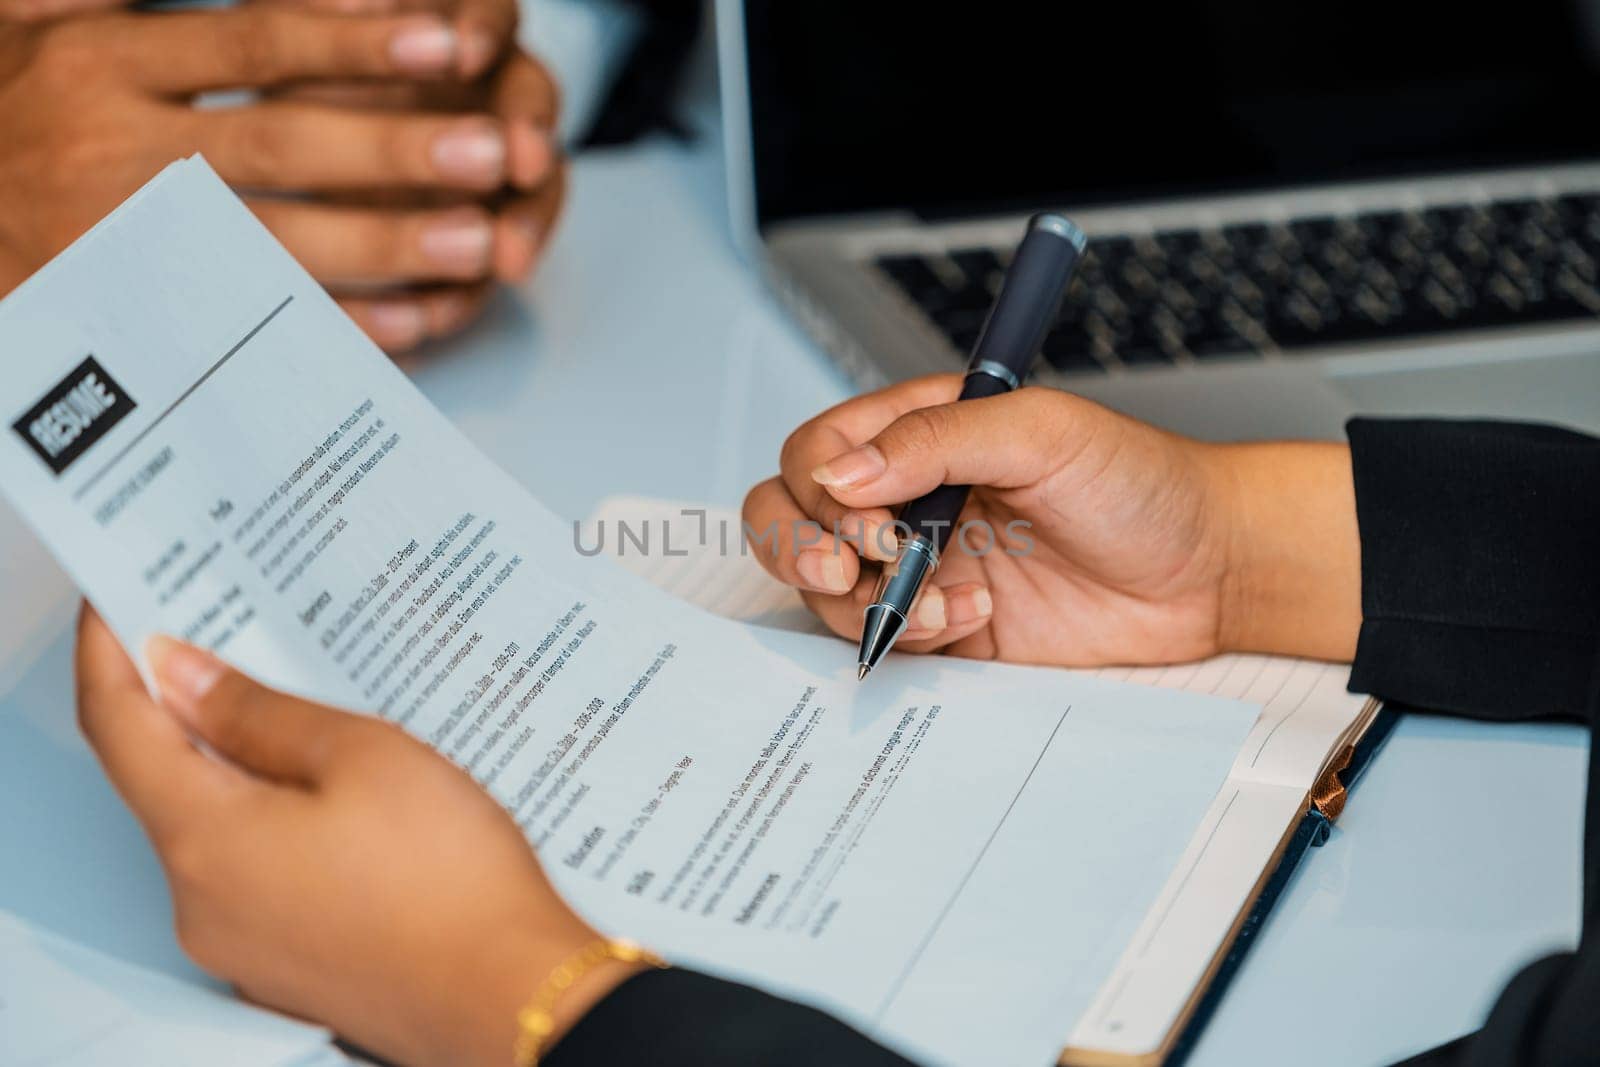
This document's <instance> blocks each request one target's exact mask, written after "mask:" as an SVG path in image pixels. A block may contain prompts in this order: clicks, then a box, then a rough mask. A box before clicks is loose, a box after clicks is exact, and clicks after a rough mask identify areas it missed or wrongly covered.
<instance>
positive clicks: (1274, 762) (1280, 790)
mask: <svg viewBox="0 0 1600 1067" xmlns="http://www.w3.org/2000/svg"><path fill="white" fill-rule="evenodd" d="M601 523H604V524H605V527H604V528H602V527H601V526H600V525H599V524H601ZM619 524H622V525H623V526H625V527H626V528H627V530H628V531H630V534H629V535H628V536H624V535H623V533H622V532H621V531H619ZM607 528H608V529H607ZM580 529H581V535H582V537H583V538H584V540H585V543H586V544H589V545H597V544H601V543H603V544H604V545H605V546H607V547H606V549H605V550H606V551H607V552H608V553H611V554H613V555H614V556H615V558H616V559H617V561H618V562H619V563H620V564H621V565H622V566H623V567H625V568H626V569H628V570H629V571H631V572H633V573H634V574H636V575H638V576H640V577H642V578H644V579H646V580H647V581H649V582H651V583H652V584H653V585H655V586H656V587H658V588H659V589H662V590H663V591H665V592H667V593H670V594H672V595H673V596H675V597H678V598H680V599H682V600H685V601H687V602H689V603H691V604H693V605H695V606H696V607H699V608H701V609H703V610H705V611H708V612H711V613H713V614H716V615H721V616H724V617H727V618H732V619H737V620H739V621H742V622H748V623H752V624H756V625H763V626H771V627H776V628H781V629H792V630H801V631H806V632H813V633H820V632H823V628H822V626H821V624H820V623H818V622H817V621H816V619H815V617H814V616H812V615H811V614H810V613H809V612H808V611H807V610H806V609H805V606H804V605H803V604H802V603H801V601H800V598H799V596H798V595H797V594H796V593H795V592H794V590H792V589H790V588H789V587H787V586H785V585H783V584H782V583H780V582H778V581H777V580H775V579H773V578H772V577H770V576H769V575H768V574H767V573H766V572H765V571H764V570H762V569H761V567H759V566H758V565H757V564H756V562H755V561H754V560H753V559H742V558H739V557H738V554H737V553H738V548H737V546H738V545H739V544H740V540H739V537H740V532H741V528H740V525H739V516H738V515H737V514H735V513H733V512H725V511H718V510H716V509H706V508H704V507H701V506H698V505H691V504H681V503H676V502H671V501H664V500H657V499H652V498H648V497H632V496H615V497H608V498H607V499H605V500H603V501H601V503H600V505H599V507H598V508H596V510H595V513H594V514H593V515H592V516H590V518H589V519H587V520H586V521H585V522H584V523H583V524H582V526H581V527H580ZM602 534H603V535H604V536H603V537H602V536H601V535H602ZM649 536H654V538H655V549H656V551H642V550H640V544H641V537H649ZM669 545H670V548H671V554H668V553H667V552H666V551H665V549H666V548H667V547H668V546H669ZM730 549H731V551H730ZM730 556H732V557H733V558H730ZM1094 673H1095V674H1096V675H1098V676H1099V677H1103V678H1108V679H1112V680H1115V681H1121V682H1132V683H1136V684H1141V685H1151V686H1159V687H1162V688H1168V689H1182V690H1186V691H1189V692H1194V693H1205V694H1209V695H1212V696H1222V697H1230V698H1233V699H1236V700H1243V701H1246V702H1248V703H1251V704H1256V705H1258V706H1259V707H1260V708H1261V714H1260V716H1259V718H1258V719H1257V720H1256V723H1255V725H1254V727H1253V728H1252V729H1251V731H1250V733H1249V735H1248V736H1247V738H1246V740H1245V743H1244V744H1243V746H1242V747H1241V748H1240V751H1239V755H1238V757H1237V759H1236V760H1235V761H1234V764H1233V767H1232V769H1231V771H1230V773H1229V775H1228V777H1227V780H1226V781H1225V782H1224V783H1223V785H1222V788H1221V789H1219V790H1218V791H1217V794H1216V797H1215V798H1214V799H1213V800H1212V802H1211V805H1210V808H1209V809H1208V810H1207V811H1206V813H1205V816H1204V818H1203V819H1202V820H1201V822H1200V824H1199V828H1198V829H1197V830H1196V831H1195V833H1194V836H1193V837H1192V839H1191V840H1190V842H1189V845H1188V847H1187V848H1186V849H1185V850H1184V852H1183V855H1182V858H1181V859H1180V860H1179V861H1178V864H1177V866H1176V867H1174V868H1173V870H1172V873H1171V875H1170V877H1169V878H1168V879H1167V882H1166V885H1165V886H1164V887H1163V888H1162V890H1161V893H1160V895H1159V896H1158V897H1157V898H1156V900H1155V903H1154V904H1153V905H1152V906H1151V907H1150V908H1149V910H1148V911H1147V912H1146V914H1145V916H1144V920H1143V922H1142V923H1141V924H1140V925H1139V927H1138V929H1137V932H1136V933H1135V934H1134V936H1133V938H1132V940H1130V941H1129V942H1128V944H1127V947H1126V948H1125V949H1124V950H1123V952H1122V956H1121V958H1120V959H1119V960H1118V962H1117V964H1116V966H1115V968H1114V969H1113V970H1112V971H1111V973H1110V974H1109V975H1108V976H1107V977H1106V979H1105V981H1104V982H1103V983H1101V986H1100V990H1099V993H1098V995H1097V996H1096V997H1095V998H1094V1000H1093V1001H1092V1002H1091V1003H1090V1006H1089V1008H1088V1010H1087V1011H1086V1012H1084V1013H1083V1014H1082V1016H1081V1017H1080V1018H1078V1019H1076V1020H1072V1019H1063V1020H1062V1027H1063V1037H1064V1038H1065V1045H1064V1047H1063V1049H1062V1052H1061V1063H1062V1064H1063V1065H1068V1067H1099V1065H1111V1064H1116V1065H1126V1064H1134V1063H1136V1064H1157V1063H1161V1062H1162V1061H1164V1060H1165V1059H1166V1058H1167V1057H1168V1056H1169V1055H1171V1054H1172V1052H1173V1051H1174V1049H1175V1048H1177V1047H1179V1045H1180V1043H1184V1044H1186V1043H1188V1042H1189V1041H1192V1040H1193V1038H1194V1036H1195V1035H1194V1034H1193V1033H1192V1032H1188V1031H1187V1030H1186V1028H1188V1027H1189V1025H1190V1023H1191V1021H1192V1020H1193V1019H1194V1017H1195V1015H1196V1012H1197V1011H1199V1010H1200V1009H1201V1007H1202V1004H1203V1003H1204V1002H1205V999H1206V995H1207V993H1208V992H1211V991H1213V990H1212V986H1213V984H1214V983H1215V982H1216V981H1217V978H1218V975H1219V973H1220V972H1221V971H1222V970H1223V968H1224V966H1225V963H1226V962H1227V961H1228V960H1229V957H1230V953H1231V952H1232V951H1233V950H1234V948H1235V944H1236V940H1237V938H1238V934H1239V932H1240V930H1241V928H1243V927H1244V926H1245V924H1246V923H1247V921H1248V920H1249V919H1250V918H1251V917H1252V915H1253V914H1259V913H1258V912H1257V908H1258V904H1260V903H1261V902H1262V896H1263V891H1264V890H1265V889H1266V888H1267V886H1268V882H1269V880H1270V879H1271V878H1272V876H1273V875H1274V873H1275V872H1278V871H1279V870H1280V868H1281V867H1282V866H1283V864H1284V861H1285V858H1286V854H1288V853H1290V852H1291V851H1292V849H1291V842H1292V841H1293V840H1294V839H1296V837H1297V836H1303V828H1304V826H1305V820H1306V817H1307V816H1308V814H1310V815H1311V816H1312V817H1313V818H1314V819H1320V820H1323V821H1325V822H1331V821H1332V820H1333V819H1336V818H1337V817H1338V815H1339V812H1340V811H1341V810H1342V809H1343V806H1344V798H1345V793H1344V785H1345V781H1344V779H1345V778H1347V777H1348V776H1349V768H1350V764H1351V758H1352V755H1353V754H1354V753H1355V749H1356V746H1357V744H1358V743H1359V742H1360V741H1361V739H1362V738H1363V736H1364V735H1365V734H1366V733H1367V730H1368V727H1370V726H1371V725H1372V723H1373V721H1374V719H1375V717H1376V716H1377V713H1378V702H1377V701H1375V700H1373V699H1371V698H1369V697H1365V696H1359V695H1355V694H1352V693H1350V692H1348V691H1347V690H1346V689H1345V679H1346V677H1347V676H1348V673H1349V672H1348V670H1347V668H1345V667H1343V666H1341V665H1337V664H1329V663H1318V662H1311V661H1306V660H1293V659H1284V658H1278V657H1271V656H1251V655H1243V656H1221V657H1218V658H1216V659H1213V660H1208V661H1206V662H1203V663H1190V664H1183V665H1180V666H1174V667H1107V668H1103V669H1101V670H1099V671H1096V672H1094ZM1289 858H1290V860H1291V861H1292V860H1293V859H1295V858H1298V855H1297V854H1296V855H1294V856H1290V857H1289ZM1265 906H1270V901H1268V902H1266V903H1265V905H1264V906H1263V907H1265Z"/></svg>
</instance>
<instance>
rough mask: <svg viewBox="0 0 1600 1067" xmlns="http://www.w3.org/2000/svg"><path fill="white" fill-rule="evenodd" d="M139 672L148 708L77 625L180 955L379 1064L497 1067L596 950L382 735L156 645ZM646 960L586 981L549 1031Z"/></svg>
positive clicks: (407, 741)
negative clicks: (587, 948) (563, 976)
mask: <svg viewBox="0 0 1600 1067" xmlns="http://www.w3.org/2000/svg"><path fill="white" fill-rule="evenodd" d="M151 664H152V668H153V670H154V673H155V676H156V679H157V682H158V685H159V687H160V691H161V702H160V703H157V702H156V701H155V700H153V699H151V697H150V695H149V694H148V693H147V692H146V690H145V687H144V683H143V681H142V680H141V679H140V677H139V673H138V671H137V670H136V669H135V667H134V665H133V663H132V662H131V661H130V660H129V659H128V657H127V655H126V653H124V652H123V650H122V647H121V646H120V645H119V644H118V643H117V640H116V638H115V637H114V636H113V635H112V633H111V631H110V630H109V629H108V628H107V627H106V625H105V623H103V622H102V621H101V620H100V618H99V617H98V616H97V615H95V613H94V611H93V609H89V608H86V609H85V611H84V613H83V617H82V619H81V621H80V624H79V628H78V650H77V665H76V672H77V684H78V713H79V721H80V723H81V725H82V728H83V731H84V734H85V735H86V736H87V738H88V739H89V742H90V744H91V745H92V746H93V748H94V750H95V752H96V754H97V755H98V756H99V757H100V760H101V762H102V764H104V766H105V769H106V773H107V774H108V776H109V777H110V779H111V781H112V783H113V784H114V785H115V786H116V788H117V791H118V792H119V793H121V794H122V797H123V799H124V800H125V801H126V802H127V804H128V806H129V807H130V808H131V809H132V810H133V813H134V815H135V816H136V817H137V818H138V819H139V821H140V823H141V824H142V825H143V826H144V828H145V832H146V833H147V834H149V836H150V840H151V842H152V844H153V845H154V846H155V850H156V854H157V855H158V857H159V858H160V860H161V863H162V867H163V869H164V870H165V872H166V875H167V880H168V882H169V884H170V886H171V890H172V900H173V908H174V910H175V920H176V925H177V933H178V939H179V941H180V942H181V943H182V945H183V948H184V950H185V951H186V952H187V953H188V954H189V955H190V956H191V957H192V958H193V959H194V961H195V962H196V963H197V964H198V965H199V966H200V967H202V968H204V969H205V970H206V971H208V972H210V973H211V974H214V975H216V976H217V977H219V978H222V979H224V980H226V981H228V982H231V983H233V984H234V985H235V986H236V987H237V988H238V989H239V990H240V992H242V993H243V994H244V995H245V996H247V997H249V998H250V999H251V1000H254V1001H256V1002H257V1003H260V1004H264V1005H267V1006H269V1007H273V1008H277V1009H279V1010H281V1011H285V1012H288V1013H290V1014H293V1015H298V1016H301V1017H304V1018H308V1019H312V1020H315V1021H317V1022H320V1023H323V1024H325V1025H327V1026H329V1027H331V1028H332V1029H334V1030H335V1031H336V1032H337V1033H339V1034H340V1035H341V1036H342V1037H344V1038H347V1039H349V1040H351V1041H353V1042H355V1043H356V1044H358V1045H361V1046H362V1047H363V1048H366V1049H369V1050H371V1051H373V1052H376V1053H378V1054H379V1055H381V1056H382V1057H383V1058H384V1059H385V1060H386V1061H390V1062H394V1063H397V1064H406V1065H413V1067H422V1065H432V1064H460V1065H462V1067H472V1065H478V1064H481V1065H484V1067H502V1065H504V1064H507V1063H510V1062H511V1060H512V1048H513V1043H514V1040H515V1037H516V1032H517V1025H516V1017H517V1012H518V1009H520V1008H521V1007H522V1006H523V1005H524V1004H525V1003H526V1002H527V1001H528V999H529V998H530V997H531V996H532V994H533V992H534V990H535V989H536V988H537V987H538V985H539V983H540V981H541V980H542V979H543V977H544V976H545V975H546V974H548V973H550V972H551V971H552V970H553V969H554V968H555V967H556V965H557V964H559V963H560V962H561V961H563V960H565V959H566V958H567V957H569V956H570V955H571V954H572V953H573V952H574V951H576V950H577V949H579V948H581V947H583V946H584V945H587V944H588V943H590V942H591V941H593V940H594V939H595V938H596V936H597V935H596V934H595V932H594V930H592V929H591V928H590V927H588V926H587V925H586V924H585V923H584V922H583V920H581V919H580V918H578V917H577V915H575V914H574V913H573V912H572V910H571V909H570V908H568V907H567V906H566V904H565V903H563V902H562V900H561V898H560V897H558V896H557V895H556V893H555V891H554V890H553V889H552V887H551V886H550V883H549V881H548V880H547V879H546V878H545V875H544V872H543V870H542V869H541V868H540V866H539V861H538V859H537V858H536V857H535V856H534V853H533V850H532V848H530V847H529V845H528V843H527V841H526V839H524V837H523V836H522V833H521V831H520V830H518V828H517V826H516V824H515V823H514V822H513V821H512V820H511V817H510V816H509V815H507V814H506V813H505V811H504V810H503V809H502V808H501V807H500V806H499V805H498V804H497V803H495V801H494V800H493V799H491V798H490V797H489V795H488V794H487V793H485V792H483V790H482V789H480V788H479V787H478V785H477V783H475V782H474V781H473V780H472V779H471V778H469V777H468V776H467V775H466V773H465V772H463V771H461V770H460V769H459V768H457V767H456V766H455V765H454V764H452V763H450V762H449V761H448V760H446V759H445V758H444V757H442V756H440V755H438V754H437V753H435V752H433V751H432V750H431V749H429V748H428V747H427V746H426V745H424V744H422V743H421V742H420V741H417V740H415V739H413V738H412V737H410V736H408V735H407V734H405V733H404V732H403V731H402V730H400V729H399V728H398V727H395V726H393V725H391V724H388V723H385V722H382V721H380V720H377V719H371V718H366V717H364V716H359V715H354V714H351V713H348V712H343V711H336V710H333V709H331V708H325V707H321V706H319V705H315V704H311V703H308V702H307V701H304V700H299V699H297V698H294V697H291V696H287V695H285V694H282V693H278V692H275V691H273V690H270V689H266V688H264V687H262V686H261V685H258V684H257V683H256V682H254V681H252V680H251V679H249V678H247V677H245V676H244V675H242V674H239V673H238V672H236V671H233V670H230V669H228V668H227V667H226V666H224V665H223V664H222V663H221V661H219V660H217V659H215V658H214V657H212V656H211V655H209V654H208V653H205V652H203V651H201V650H199V649H195V648H193V647H191V646H188V645H180V644H179V643H177V642H175V641H170V640H161V639H158V640H157V641H156V642H154V643H152V646H151ZM191 738H194V739H198V740H200V741H203V742H204V743H205V744H206V746H208V747H209V748H210V749H211V751H212V752H213V753H215V757H213V756H209V755H205V754H202V753H201V752H200V751H199V750H198V749H197V748H196V747H195V745H194V743H193V742H192V741H191ZM639 966H640V965H637V964H623V963H615V962H613V963H608V964H606V965H604V966H602V967H599V968H597V969H595V970H592V971H589V972H587V973H586V974H585V975H584V976H583V978H581V979H580V980H579V982H578V984H577V985H575V986H574V987H573V988H572V989H571V990H569V991H568V992H567V993H565V994H563V995H562V997H561V998H560V1001H559V1002H558V1004H557V1016H556V1019H555V1022H556V1024H557V1032H556V1035H555V1037H556V1038H557V1039H559V1036H560V1034H561V1033H562V1032H564V1031H565V1029H566V1028H567V1027H569V1026H570V1025H571V1024H572V1023H573V1022H574V1021H576V1019H577V1018H578V1017H580V1016H581V1015H582V1014H583V1013H584V1011H586V1010H587V1008H588V1007H589V1006H590V1005H591V1004H593V1003H594V1002H596V1001H597V1000H599V999H600V998H601V997H602V996H604V995H605V993H606V992H607V991H609V990H610V989H611V988H612V987H614V986H615V985H616V984H617V983H618V982H620V981H622V980H623V979H624V978H626V977H627V976H628V975H629V974H631V973H633V972H634V971H636V970H637V969H638V968H639Z"/></svg>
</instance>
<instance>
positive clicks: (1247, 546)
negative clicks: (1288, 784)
mask: <svg viewBox="0 0 1600 1067" xmlns="http://www.w3.org/2000/svg"><path fill="white" fill-rule="evenodd" d="M960 391H961V378H960V377H959V376H957V375H940V376H936V377H931V378H922V379H918V380H915V381H911V382H906V383H904V384H901V385H896V386H892V387H890V388H888V389H885V390H882V391H880V392H876V393H871V394H868V395H865V396H861V397H857V398H855V399H853V400H849V401H847V402H845V403H843V404H840V405H839V406H838V407H835V408H833V409H832V410H830V411H827V412H824V413H823V414H821V415H819V416H817V417H816V418H815V419H813V420H812V421H810V422H808V423H806V424H805V425H804V426H802V427H800V428H799V429H798V430H796V431H795V432H794V434H793V435H791V436H790V438H789V439H788V441H787V442H786V443H785V444H784V448H783V453H782V457H781V460H780V464H781V469H782V473H781V474H780V475H779V476H778V477H776V478H773V479H771V480H769V481H766V482H763V483H762V484H760V485H758V486H756V487H755V488H754V489H752V490H751V492H750V495H749V496H748V497H747V498H746V500H745V507H744V521H745V524H746V526H747V527H748V528H749V529H750V530H751V531H753V535H754V536H753V537H752V538H751V540H752V541H755V542H758V543H755V544H753V545H752V549H751V550H752V552H753V553H754V554H755V555H756V556H758V557H759V558H760V559H761V561H762V564H763V566H765V567H766V568H767V569H768V570H769V571H770V572H772V574H774V575H775V576H776V577H778V578H779V579H781V580H783V581H785V582H787V583H789V584H791V585H794V586H797V587H799V589H800V590H801V593H802V595H803V596H804V598H805V601H806V603H807V604H808V605H810V607H811V608H812V610H814V611H815V612H816V613H817V614H818V615H819V616H820V617H821V618H822V619H823V620H824V621H825V622H826V623H827V624H828V626H829V627H830V628H832V629H833V630H834V631H836V632H837V633H839V634H841V635H843V636H846V637H852V638H859V637H860V634H861V626H862V613H863V609H864V608H865V606H866V604H867V603H868V602H869V601H870V599H871V593H872V591H873V586H874V582H875V579H876V577H877V574H876V571H877V568H876V566H874V565H873V564H872V562H871V561H872V560H880V561H881V560H885V559H892V558H893V555H894V551H895V548H896V544H897V541H896V537H895V535H894V532H893V529H892V527H890V526H888V525H886V524H888V523H890V521H891V518H892V514H893V513H892V511H891V508H892V507H894V506H896V505H899V504H902V503H905V502H907V501H910V500H913V499H915V498H916V497H918V496H921V495H922V494H923V493H925V492H927V491H928V490H930V489H932V488H933V487H935V486H937V485H941V484H971V485H972V486H973V487H974V488H973V491H972V494H971V498H970V500H969V502H968V504H967V508H966V511H965V512H963V514H962V516H961V520H960V524H959V525H965V527H966V529H965V532H964V535H958V536H957V537H956V538H953V539H952V540H951V543H950V545H949V547H948V548H946V550H945V552H944V554H943V557H942V562H941V564H940V566H939V569H938V571H937V573H936V576H935V578H934V580H933V583H931V584H930V585H929V587H928V588H927V590H926V591H925V592H924V594H923V596H922V599H921V600H920V601H919V603H918V604H917V606H916V607H915V609H914V610H913V618H912V619H911V620H910V622H909V626H908V629H907V632H906V634H905V636H904V638H903V639H902V640H901V642H900V643H899V644H898V645H897V646H896V647H897V648H901V649H904V650H908V651H935V650H945V651H949V652H951V653H954V654H956V655H962V656H971V657H977V658H998V659H1004V660H1010V661H1015V662H1025V663H1050V664H1059V665H1064V666H1091V665H1098V664H1106V663H1172V662H1181V661H1185V660H1193V659H1199V658H1202V657H1205V656H1210V655H1213V654H1216V653H1218V652H1223V651H1245V650H1249V651H1271V652H1281V653H1286V654H1295V655H1305V656H1315V657H1322V658H1328V659H1348V658H1349V657H1350V656H1351V655H1352V654H1353V652H1354V649H1355V636H1356V631H1357V629H1358V627H1359V624H1360V603H1359V598H1360V545H1359V540H1358V534H1357V529H1356V518H1355V498H1354V488H1353V485H1352V480H1351V470H1350V455H1349V450H1348V449H1347V448H1345V447H1344V446H1342V445H1322V444H1292V443H1280V444H1268V445H1209V444H1204V443H1201V442H1199V441H1193V440H1189V439H1187V438H1183V437H1179V436H1177V435H1174V434H1170V433H1166V432H1164V431H1161V430H1158V429H1156V428H1154V427H1151V426H1147V425H1145V424H1144V423H1141V422H1138V421H1136V420H1134V419H1130V418H1128V417H1126V416H1123V415H1119V414H1117V413H1115V412H1112V411H1109V410H1107V409H1106V408H1103V407H1100V406H1099V405H1098V404H1094V403H1091V402H1090V401H1087V400H1084V399H1082V398H1080V397H1076V396H1073V395H1071V394H1069V393H1065V392H1061V391H1059V390H1054V389H1046V388H1037V387H1034V388H1026V389H1022V390H1019V391H1018V392H1015V393H1010V394H1007V395H1004V396H999V397H994V398H991V399H987V400H973V401H963V402H961V403H954V402H953V401H954V400H955V398H956V396H957V395H958V394H959V393H960ZM836 522H837V523H839V529H840V530H841V532H842V534H843V535H844V538H842V539H840V538H835V536H834V534H833V529H834V524H835V523H836ZM959 525H958V528H959ZM818 526H820V527H821V530H820V531H819V530H818V529H817V527H818ZM769 532H770V533H771V535H772V539H771V540H765V541H763V540H762V539H763V538H764V537H766V536H767V535H768V534H769ZM852 541H853V542H854V544H852V543H851V542H852ZM856 545H860V546H861V549H862V551H861V552H860V553H858V551H857V550H856V547H855V546H856ZM863 555H865V556H866V557H867V559H866V560H865V561H864V560H863V558H862V556H863Z"/></svg>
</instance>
